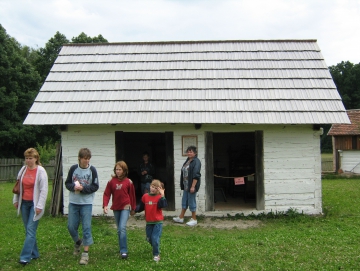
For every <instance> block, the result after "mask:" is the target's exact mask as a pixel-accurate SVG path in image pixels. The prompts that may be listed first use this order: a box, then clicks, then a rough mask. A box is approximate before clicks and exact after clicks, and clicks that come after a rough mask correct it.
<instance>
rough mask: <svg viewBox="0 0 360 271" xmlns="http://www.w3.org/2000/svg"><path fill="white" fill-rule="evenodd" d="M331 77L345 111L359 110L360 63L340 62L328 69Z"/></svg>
mask: <svg viewBox="0 0 360 271" xmlns="http://www.w3.org/2000/svg"><path fill="white" fill-rule="evenodd" d="M329 70H330V73H331V76H332V78H333V80H334V82H335V85H336V87H337V89H338V91H339V94H340V96H341V98H342V101H343V103H344V106H345V108H346V109H359V108H360V63H359V64H355V65H354V64H353V63H351V62H349V61H346V62H344V61H342V62H341V63H339V64H337V65H336V66H330V67H329Z"/></svg>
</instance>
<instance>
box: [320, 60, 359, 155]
mask: <svg viewBox="0 0 360 271" xmlns="http://www.w3.org/2000/svg"><path fill="white" fill-rule="evenodd" d="M329 71H330V73H331V76H332V78H333V80H334V82H335V85H336V87H337V89H338V91H339V94H340V96H341V98H342V101H343V103H344V106H345V108H346V109H360V63H359V64H355V65H354V64H353V63H351V62H349V61H346V62H344V61H342V62H341V63H339V64H337V65H335V66H330V67H329ZM330 127H331V124H327V125H324V134H323V135H322V136H321V151H322V152H331V151H332V142H331V136H327V133H328V132H329V130H330Z"/></svg>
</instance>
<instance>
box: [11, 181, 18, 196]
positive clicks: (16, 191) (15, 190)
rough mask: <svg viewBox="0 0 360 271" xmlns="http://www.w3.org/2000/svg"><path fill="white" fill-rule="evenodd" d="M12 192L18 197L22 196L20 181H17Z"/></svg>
mask: <svg viewBox="0 0 360 271" xmlns="http://www.w3.org/2000/svg"><path fill="white" fill-rule="evenodd" d="M12 192H13V193H14V194H17V195H19V194H20V180H16V183H15V185H14V188H13V190H12Z"/></svg>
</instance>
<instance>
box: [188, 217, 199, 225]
mask: <svg viewBox="0 0 360 271" xmlns="http://www.w3.org/2000/svg"><path fill="white" fill-rule="evenodd" d="M196 224H197V220H195V219H192V218H191V219H190V221H189V222H188V223H186V225H188V226H195V225H196Z"/></svg>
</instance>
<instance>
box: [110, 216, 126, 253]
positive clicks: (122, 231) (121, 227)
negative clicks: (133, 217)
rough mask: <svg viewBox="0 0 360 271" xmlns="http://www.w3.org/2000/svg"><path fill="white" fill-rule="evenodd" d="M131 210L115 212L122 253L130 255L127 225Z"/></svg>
mask: <svg viewBox="0 0 360 271" xmlns="http://www.w3.org/2000/svg"><path fill="white" fill-rule="evenodd" d="M129 215H130V210H114V217H115V223H116V227H117V233H118V238H119V247H120V253H128V248H127V235H126V223H127V221H128V219H129Z"/></svg>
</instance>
